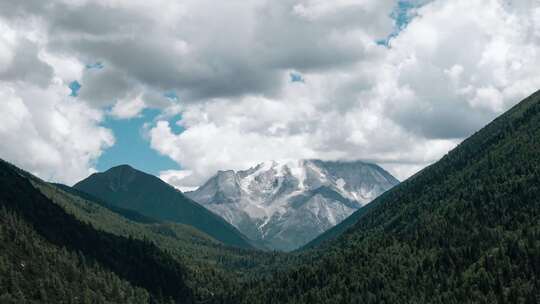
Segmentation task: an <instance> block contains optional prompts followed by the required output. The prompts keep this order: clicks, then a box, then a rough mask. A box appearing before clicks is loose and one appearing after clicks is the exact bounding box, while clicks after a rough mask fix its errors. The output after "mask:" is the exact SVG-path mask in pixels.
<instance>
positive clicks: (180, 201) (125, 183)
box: [74, 165, 252, 248]
mask: <svg viewBox="0 0 540 304" xmlns="http://www.w3.org/2000/svg"><path fill="white" fill-rule="evenodd" d="M74 188H75V189H77V190H79V191H83V192H86V193H88V194H90V195H92V196H94V197H97V198H99V199H100V200H102V201H104V202H106V203H107V204H110V205H113V206H115V207H119V208H123V209H129V210H134V211H137V212H138V213H140V214H142V215H144V216H148V217H150V218H155V219H158V220H163V221H171V222H176V223H182V224H186V225H190V226H193V227H195V228H197V229H199V230H200V231H202V232H204V233H206V234H208V235H210V236H212V237H213V238H215V239H217V240H219V241H221V242H223V243H224V244H227V245H231V246H237V247H243V248H252V246H251V244H250V243H249V241H248V240H247V239H246V238H245V237H244V236H243V235H242V234H241V233H240V232H239V231H238V230H237V229H236V228H234V227H233V226H231V225H230V224H229V223H227V222H226V221H225V220H223V219H222V218H221V217H219V216H217V215H215V214H213V213H212V212H209V211H208V210H206V209H205V208H204V207H202V206H200V205H199V204H197V203H195V202H194V201H192V200H191V199H189V198H187V197H185V196H184V195H183V194H182V193H181V192H180V191H178V190H176V189H174V188H173V187H171V186H170V185H168V184H166V183H165V182H163V181H161V180H160V179H159V178H157V177H155V176H153V175H150V174H146V173H144V172H141V171H138V170H135V169H133V168H131V167H129V166H127V165H123V166H118V167H114V168H111V169H109V170H108V171H106V172H104V173H95V174H92V175H91V176H89V177H88V178H86V179H84V180H83V181H80V182H79V183H77V184H76V185H75V186H74Z"/></svg>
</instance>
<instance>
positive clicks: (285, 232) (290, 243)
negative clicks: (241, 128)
mask: <svg viewBox="0 0 540 304" xmlns="http://www.w3.org/2000/svg"><path fill="white" fill-rule="evenodd" d="M398 183H399V181H398V180H397V179H395V178H394V177H393V176H392V175H390V174H389V173H388V172H386V171H385V170H384V169H382V168H381V167H379V166H377V165H375V164H369V163H364V162H361V161H355V162H329V161H321V160H293V161H279V162H278V161H269V162H264V163H261V164H259V165H257V166H255V167H253V168H250V169H248V170H244V171H238V172H235V171H232V170H229V171H219V172H218V173H217V174H216V175H215V176H213V177H212V178H210V180H208V181H207V182H206V183H205V184H204V185H202V186H201V187H199V189H197V190H195V191H192V192H187V193H185V194H186V195H187V196H189V197H190V198H192V199H193V200H195V201H197V202H198V203H200V204H202V205H203V206H205V207H206V208H208V209H209V210H211V211H213V212H215V213H216V214H218V215H220V216H221V217H223V218H224V219H225V220H227V221H228V222H229V223H231V224H232V225H234V226H236V227H237V228H238V229H239V230H240V231H241V232H242V233H244V234H245V235H247V236H248V237H249V238H251V239H252V240H254V241H257V242H259V243H263V244H265V245H266V246H268V247H270V248H272V249H276V250H284V251H289V250H294V249H296V248H298V247H300V246H302V245H304V244H306V243H307V242H309V241H310V240H312V239H313V238H315V237H316V236H318V235H319V234H321V233H323V232H324V231H326V230H327V229H329V228H331V227H333V226H335V225H336V224H338V223H340V222H341V221H342V220H344V219H345V218H346V217H348V216H349V215H350V214H352V213H353V212H354V211H356V210H357V209H358V208H360V207H362V206H363V205H365V204H367V203H369V202H370V201H371V200H373V199H374V198H376V197H377V196H379V195H380V194H381V193H383V192H384V191H386V190H388V189H390V188H391V187H393V186H394V185H396V184H398Z"/></svg>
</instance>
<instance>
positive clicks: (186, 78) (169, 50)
mask: <svg viewBox="0 0 540 304" xmlns="http://www.w3.org/2000/svg"><path fill="white" fill-rule="evenodd" d="M538 67H540V0H511V1H510V0H434V1H429V0H409V1H406V0H399V1H397V0H333V1H325V0H280V1H275V0H242V1H236V0H231V1H209V0H184V1H165V0H155V1H148V0H97V1H86V0H71V1H70V0H63V1H62V0H58V1H42V0H25V1H21V0H2V1H1V2H0V114H1V117H2V119H1V121H0V157H1V158H3V159H6V160H8V161H11V162H13V163H15V164H16V165H18V166H21V167H22V168H24V169H26V170H28V171H31V172H32V173H35V174H37V175H39V176H40V177H42V178H45V179H48V180H53V181H59V182H64V183H68V184H72V183H74V182H76V181H78V180H80V179H81V178H84V177H85V176H87V175H88V174H89V173H91V172H94V171H95V170H105V169H108V168H109V167H110V166H113V165H117V164H122V163H129V164H132V165H133V166H135V167H137V168H140V169H143V170H146V171H148V172H150V173H153V174H156V175H159V176H161V177H162V178H163V179H165V180H167V181H169V182H170V183H173V184H174V185H176V186H178V187H181V188H182V189H185V188H189V187H194V186H197V185H199V184H201V183H202V182H203V181H205V179H207V178H208V177H209V176H210V175H212V174H214V173H215V172H216V170H219V169H245V168H249V167H250V166H252V165H254V164H256V163H258V162H261V161H264V160H270V159H296V158H321V159H332V160H334V159H342V160H356V159H360V160H366V161H371V162H376V163H378V164H380V165H381V166H383V167H384V168H385V169H387V170H389V171H390V172H391V173H393V174H394V175H395V176H397V177H398V178H400V179H405V178H407V177H408V176H410V175H411V174H413V173H414V172H416V171H418V170H419V169H421V168H423V167H425V166H426V165H428V164H430V163H432V162H434V161H436V160H437V159H439V158H440V157H441V156H443V155H444V154H445V153H446V152H448V150H450V149H452V148H453V147H455V146H456V145H457V144H458V143H459V142H460V141H461V140H463V138H465V137H467V136H469V135H470V134H472V133H474V132H475V131H476V130H478V129H479V128H481V127H482V126H483V125H485V124H486V123H488V122H489V121H490V120H492V119H493V118H494V117H496V116H497V115H499V114H500V113H502V112H503V111H505V110H507V109H508V108H510V107H511V106H513V105H514V104H516V103H517V102H518V101H519V100H521V99H522V98H524V97H526V96H528V95H530V94H532V93H533V92H535V91H536V90H538V89H540V70H539V69H538Z"/></svg>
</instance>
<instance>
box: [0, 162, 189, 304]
mask: <svg viewBox="0 0 540 304" xmlns="http://www.w3.org/2000/svg"><path fill="white" fill-rule="evenodd" d="M0 207H1V208H3V209H4V210H6V211H5V212H3V213H4V214H8V218H9V214H13V216H12V218H13V217H15V218H20V220H22V221H23V222H22V224H21V225H20V226H24V225H27V226H31V227H32V229H33V230H34V231H35V233H33V232H30V233H29V235H32V234H34V235H39V239H43V240H45V242H46V245H44V246H42V247H46V248H45V249H43V250H42V251H40V252H34V253H32V254H36V255H38V256H39V255H44V256H45V259H47V257H46V256H47V255H48V252H49V253H50V252H51V250H52V251H54V250H59V249H60V248H64V250H67V251H68V253H66V254H64V253H62V255H63V256H67V258H68V259H69V256H70V255H71V256H72V257H73V256H76V255H79V256H80V257H79V259H80V260H81V261H87V262H88V263H89V265H95V267H96V268H104V269H106V271H107V273H114V275H113V276H118V277H119V278H121V279H123V280H125V281H128V282H130V284H132V285H134V286H140V287H142V288H144V289H146V290H147V291H148V292H150V293H151V294H152V295H153V297H154V300H155V301H159V302H161V301H162V300H164V299H175V300H176V301H179V302H183V303H184V302H185V303H191V302H193V294H192V291H191V289H190V288H188V286H187V284H186V283H185V279H184V275H185V272H186V271H185V269H184V267H183V266H182V265H181V264H180V263H179V262H178V261H176V260H175V259H173V258H172V257H171V256H170V255H169V254H167V253H165V252H163V251H161V250H159V249H158V248H157V247H156V246H154V245H153V244H151V243H148V242H146V241H140V240H133V239H131V238H125V237H120V236H117V235H113V234H110V233H107V232H103V231H98V230H96V229H94V228H93V227H92V226H90V225H89V224H87V223H83V222H81V221H79V220H78V219H76V218H75V217H74V216H73V215H71V214H68V213H67V212H66V211H65V210H64V209H62V208H61V207H60V206H59V205H57V204H55V203H53V202H52V201H51V200H50V199H49V198H47V197H46V196H45V195H43V194H42V193H41V192H40V191H39V190H38V189H36V188H35V187H34V186H33V184H32V180H31V178H30V177H29V174H27V173H24V172H22V171H21V170H19V169H17V168H16V167H14V166H12V165H10V164H8V163H6V162H4V161H1V160H0ZM23 229H25V228H23ZM15 233H17V232H16V231H15ZM13 241H14V240H12V242H13ZM25 241H28V240H25ZM37 241H38V242H41V241H40V240H37ZM13 245H14V244H7V246H11V248H13V247H12V246H13ZM15 245H17V244H15ZM31 246H33V245H31ZM40 247H41V246H40ZM47 248H48V249H47ZM11 250H13V251H14V254H15V255H21V256H23V255H25V254H24V250H25V248H24V247H22V248H20V247H19V248H17V247H15V248H14V249H11ZM26 255H28V254H26ZM71 260H73V258H71ZM22 263H24V261H22ZM79 263H80V264H79V265H74V266H73V267H74V268H75V269H77V270H78V272H80V273H81V275H84V267H85V263H86V262H79ZM48 264H49V265H50V263H49V262H47V260H45V261H39V260H38V261H36V262H35V264H34V265H32V266H34V267H35V269H34V270H32V271H36V269H40V267H45V265H48ZM21 265H23V264H21ZM21 267H25V266H21ZM81 268H82V269H81ZM55 271H56V270H55ZM74 273H75V272H74ZM74 273H71V274H69V273H68V274H67V275H66V277H62V278H61V280H74V281H81V279H80V278H78V277H75V274H74ZM39 275H41V274H40V273H38V274H36V276H39ZM34 278H35V277H34V274H32V272H30V269H29V272H24V271H23V273H22V274H21V276H20V277H19V278H18V280H19V281H24V282H28V281H31V280H33V279H34ZM110 279H111V280H108V281H107V280H105V281H104V282H103V283H102V284H104V286H108V285H107V284H110V283H111V282H113V280H112V278H110ZM82 281H84V280H82ZM89 281H91V280H89ZM59 284H61V285H67V284H68V283H66V282H63V283H62V282H60V283H59ZM34 287H35V286H34ZM40 296H41V295H40ZM58 296H59V297H60V298H61V299H63V300H65V299H66V298H65V295H58ZM126 302H127V301H126Z"/></svg>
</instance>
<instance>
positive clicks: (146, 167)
mask: <svg viewBox="0 0 540 304" xmlns="http://www.w3.org/2000/svg"><path fill="white" fill-rule="evenodd" d="M159 114H160V111H159V110H155V109H145V110H143V111H142V113H141V115H140V116H138V117H134V118H131V119H121V120H118V119H114V118H113V117H107V118H106V120H105V122H104V123H103V126H104V127H106V128H108V129H112V130H113V132H114V136H115V138H116V143H115V144H114V146H112V147H111V148H109V149H107V150H105V151H104V152H103V154H102V155H101V157H100V158H99V159H98V161H97V164H96V169H97V170H99V171H105V170H107V169H109V168H111V167H114V166H118V165H122V164H128V165H131V166H132V167H134V168H137V169H139V170H142V171H145V172H148V173H150V174H154V175H158V174H159V172H160V171H163V170H179V169H180V166H179V165H178V164H177V163H176V162H174V161H173V160H172V159H170V158H169V157H167V156H163V155H161V154H159V153H158V152H157V151H155V150H154V149H152V148H151V147H150V143H149V142H148V140H147V139H145V138H144V137H143V125H144V124H145V123H146V122H152V121H153V120H154V119H155V118H156V117H157V116H158V115H159ZM180 118H181V117H179V116H176V117H172V118H170V121H169V123H170V125H171V129H173V131H174V132H175V133H181V132H183V131H184V129H183V128H181V127H180V126H177V125H176V124H175V122H176V121H177V120H178V119H180Z"/></svg>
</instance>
